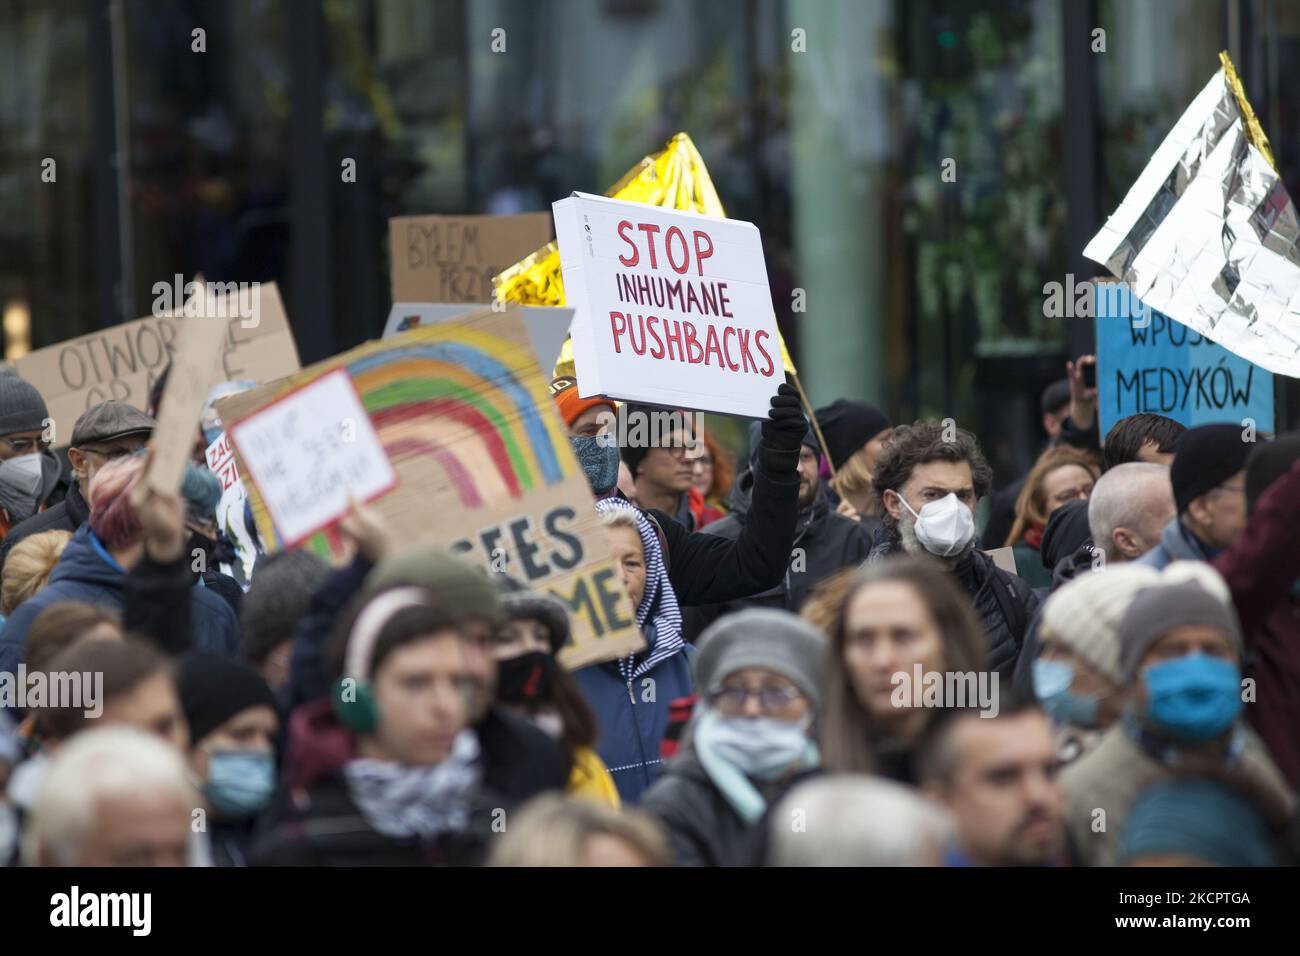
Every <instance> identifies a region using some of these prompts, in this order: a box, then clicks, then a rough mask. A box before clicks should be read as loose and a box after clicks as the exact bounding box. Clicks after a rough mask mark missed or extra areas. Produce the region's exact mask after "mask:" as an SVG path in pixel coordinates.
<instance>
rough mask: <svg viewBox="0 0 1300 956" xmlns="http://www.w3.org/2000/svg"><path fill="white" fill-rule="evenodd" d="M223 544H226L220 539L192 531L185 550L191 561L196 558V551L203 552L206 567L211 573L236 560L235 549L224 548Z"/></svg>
mask: <svg viewBox="0 0 1300 956" xmlns="http://www.w3.org/2000/svg"><path fill="white" fill-rule="evenodd" d="M223 544H224V542H222V541H221V540H220V539H219V538H209V537H208V536H207V535H205V534H202V533H201V532H198V531H191V532H190V540H189V541H188V542H187V543H186V545H185V550H186V553H187V554H189V556H190V558H191V560H192V559H193V558H194V552H195V551H202V552H203V560H204V561H205V562H206V563H205V564H204V567H205V568H207V570H209V571H217V570H219V567H218V566H219V565H220V564H222V563H223V562H225V563H230V562H231V560H232V559H233V558H234V549H233V548H227V547H223Z"/></svg>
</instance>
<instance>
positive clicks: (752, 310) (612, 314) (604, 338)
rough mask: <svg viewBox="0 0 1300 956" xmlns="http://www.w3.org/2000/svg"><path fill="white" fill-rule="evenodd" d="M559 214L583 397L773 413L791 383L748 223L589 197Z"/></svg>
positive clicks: (756, 239) (759, 246)
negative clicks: (779, 392) (773, 403)
mask: <svg viewBox="0 0 1300 956" xmlns="http://www.w3.org/2000/svg"><path fill="white" fill-rule="evenodd" d="M552 209H553V210H554V213H555V235H556V240H557V242H558V243H559V246H560V263H561V269H562V271H563V274H564V290H565V299H566V302H567V304H568V305H570V306H572V307H573V308H574V309H575V313H576V314H575V315H574V319H573V326H572V330H571V336H572V339H573V359H574V364H575V367H576V369H577V377H578V387H579V390H580V391H579V394H581V395H582V396H583V397H584V398H585V397H588V396H591V395H606V396H609V397H610V398H620V399H626V400H629V401H637V402H648V403H651V404H655V405H667V406H673V407H680V408H688V409H697V410H700V411H709V412H721V413H723V414H728V415H743V416H747V417H750V418H762V417H764V416H765V415H766V414H767V410H768V402H769V399H770V398H771V396H772V395H773V394H775V392H776V389H777V385H778V384H779V383H781V382H782V381H784V380H785V374H784V372H783V371H782V368H781V339H780V335H779V334H778V332H777V327H776V315H775V313H774V312H773V311H772V295H771V292H770V290H769V289H768V285H767V268H766V266H765V265H764V262H763V243H762V240H761V238H760V236H759V233H758V229H756V228H755V227H754V225H753V224H752V223H748V222H740V221H738V220H735V219H720V218H717V217H714V216H700V215H696V214H695V213H689V212H677V211H674V210H670V209H663V208H661V207H656V206H647V205H644V204H642V203H633V202H620V201H618V200H614V199H605V198H604V197H601V196H592V195H588V194H586V193H574V194H573V196H572V197H571V198H569V199H562V200H560V201H559V202H557V203H555V204H554V205H553V206H552Z"/></svg>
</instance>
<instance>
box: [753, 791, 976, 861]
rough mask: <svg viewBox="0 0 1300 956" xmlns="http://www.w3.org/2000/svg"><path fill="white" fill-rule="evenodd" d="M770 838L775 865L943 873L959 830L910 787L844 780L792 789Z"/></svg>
mask: <svg viewBox="0 0 1300 956" xmlns="http://www.w3.org/2000/svg"><path fill="white" fill-rule="evenodd" d="M768 835H769V838H770V840H769V844H768V845H769V848H770V849H769V854H770V855H769V859H768V861H767V862H768V864H769V865H771V866H937V865H938V864H939V860H940V854H941V852H942V850H943V847H944V845H945V844H946V843H947V842H948V841H949V840H950V839H951V838H952V835H953V825H952V821H951V819H950V818H949V816H948V814H947V813H946V812H945V811H944V810H943V809H941V808H940V807H939V806H937V805H936V804H935V803H933V802H932V801H930V800H927V799H926V798H925V797H922V796H921V795H920V794H918V793H917V792H916V791H915V790H913V789H912V788H911V787H905V786H903V785H902V784H900V783H895V782H894V781H892V780H886V779H883V778H881V777H874V776H868V775H865V774H837V775H831V776H824V777H820V778H818V779H816V780H811V781H809V782H808V783H805V784H802V785H800V786H798V787H796V788H795V789H794V790H792V791H791V792H790V793H789V795H787V796H786V797H785V799H783V800H782V801H781V802H780V803H779V804H778V805H777V807H776V809H775V810H774V811H773V813H772V816H771V823H770V829H769V831H768Z"/></svg>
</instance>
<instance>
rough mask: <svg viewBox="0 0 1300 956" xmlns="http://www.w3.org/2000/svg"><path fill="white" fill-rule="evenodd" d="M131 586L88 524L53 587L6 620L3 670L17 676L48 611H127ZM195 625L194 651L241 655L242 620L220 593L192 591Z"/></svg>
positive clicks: (0, 656) (0, 648) (66, 553)
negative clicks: (64, 605) (65, 607)
mask: <svg viewBox="0 0 1300 956" xmlns="http://www.w3.org/2000/svg"><path fill="white" fill-rule="evenodd" d="M126 588H127V572H126V569H125V568H123V567H122V566H121V565H120V564H118V563H117V562H116V561H114V560H113V557H112V555H110V554H109V553H108V551H107V550H106V549H105V548H104V546H103V545H102V544H101V543H100V542H99V539H98V538H96V537H95V536H94V534H93V533H92V532H91V530H90V525H83V526H82V527H81V528H80V529H78V531H77V533H76V534H74V535H73V536H72V540H71V541H69V542H68V545H67V547H65V548H64V549H63V555H62V557H60V558H59V563H58V564H56V565H55V566H54V570H53V571H52V572H50V583H49V585H47V586H46V587H45V588H43V589H42V590H40V591H38V592H37V593H36V594H35V595H33V596H32V597H30V598H28V599H27V600H26V601H24V602H23V603H22V604H20V605H18V607H17V608H15V609H14V612H13V614H11V615H10V616H9V619H8V620H7V621H5V627H4V631H3V632H0V672H3V671H10V672H13V671H14V669H15V668H16V667H17V666H18V664H19V663H20V662H21V661H22V659H23V644H24V643H25V642H26V641H27V631H28V630H29V629H30V628H31V626H32V622H33V621H34V620H36V617H37V615H39V614H40V613H41V612H42V611H43V610H45V609H46V608H47V607H49V606H50V605H52V604H58V603H59V602H61V601H85V602H86V603H87V604H98V605H102V606H106V607H110V608H114V609H115V610H117V611H119V612H122V611H123V609H124V607H125V605H126ZM190 627H191V631H192V638H193V646H194V647H196V648H199V649H203V650H209V651H215V652H217V653H218V654H228V655H232V656H233V655H235V654H237V653H238V652H239V620H238V619H237V618H236V617H235V612H234V611H232V610H231V609H230V605H229V604H227V603H226V602H225V601H224V600H223V599H222V598H220V597H218V596H217V594H216V592H214V591H211V590H209V589H207V588H204V587H197V586H196V587H192V588H190ZM169 650H176V649H175V648H169Z"/></svg>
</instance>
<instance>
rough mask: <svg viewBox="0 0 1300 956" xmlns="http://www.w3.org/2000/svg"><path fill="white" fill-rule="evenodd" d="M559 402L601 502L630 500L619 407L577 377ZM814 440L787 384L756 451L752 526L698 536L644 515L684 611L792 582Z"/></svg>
mask: <svg viewBox="0 0 1300 956" xmlns="http://www.w3.org/2000/svg"><path fill="white" fill-rule="evenodd" d="M551 396H552V397H553V398H554V399H555V403H556V405H557V406H558V407H559V409H560V415H561V417H562V418H563V419H564V423H565V424H566V425H567V426H568V428H569V442H570V443H571V444H572V445H573V451H574V454H575V455H577V458H578V462H579V464H580V465H581V466H582V470H583V473H584V474H585V475H586V476H587V483H588V484H589V485H590V486H591V490H592V492H593V493H594V494H595V495H596V498H597V499H598V500H599V499H603V498H613V497H617V498H619V499H621V500H627V497H626V495H624V494H623V493H622V492H621V491H619V490H618V487H617V482H618V474H619V472H618V469H619V446H618V440H617V439H616V438H615V437H614V436H613V435H612V434H611V431H610V426H611V424H612V423H613V420H614V414H613V408H614V404H613V402H611V401H610V400H609V399H584V398H579V397H578V384H577V382H576V381H575V380H574V379H573V378H569V377H564V378H557V379H556V380H555V381H554V382H552V383H551ZM807 434H808V420H807V419H806V418H804V415H803V410H802V406H801V404H800V402H799V392H798V391H797V390H796V389H795V388H794V386H792V385H790V384H788V383H785V382H782V383H781V385H780V386H778V389H777V393H776V394H775V395H773V396H772V398H771V406H770V410H769V411H768V417H767V418H766V419H764V420H763V422H762V425H761V426H760V430H759V441H758V444H757V445H756V446H755V449H754V452H753V468H752V472H753V478H754V482H753V487H752V491H751V494H750V505H749V520H748V521H747V522H746V523H745V526H744V527H743V528H742V529H741V531H740V534H739V536H738V537H737V538H736V539H735V540H734V541H731V540H728V539H726V538H721V537H719V536H717V535H714V534H705V533H703V532H700V531H690V530H689V529H687V528H686V527H684V526H683V525H682V524H680V523H679V522H677V521H674V520H673V519H672V518H671V517H670V516H669V515H666V514H664V513H663V512H662V511H656V510H653V509H651V510H648V511H645V512H644V514H645V515H646V516H647V517H648V518H649V519H650V521H651V523H652V525H653V526H654V527H655V528H656V529H657V531H656V533H657V534H658V535H659V538H660V540H661V541H662V543H663V546H664V551H665V561H664V563H665V565H666V566H667V569H668V579H669V581H670V582H672V586H673V590H674V591H675V592H676V594H677V603H678V604H679V605H680V606H681V607H691V606H694V605H699V604H721V603H723V602H725V601H732V600H736V599H739V598H746V597H750V596H752V595H754V594H758V593H760V592H762V591H766V590H768V589H769V588H774V587H776V586H777V585H778V584H780V583H781V581H782V580H783V579H784V577H785V572H786V567H787V566H788V564H789V562H790V549H791V548H792V547H794V536H795V526H796V524H797V522H798V516H799V483H800V477H799V470H798V466H799V450H800V448H802V447H803V440H804V436H805V435H807Z"/></svg>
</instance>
